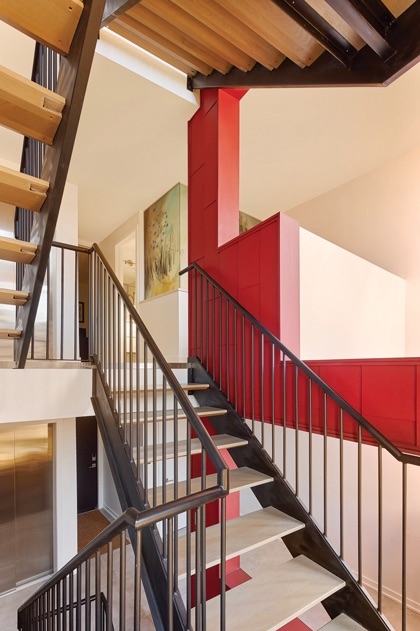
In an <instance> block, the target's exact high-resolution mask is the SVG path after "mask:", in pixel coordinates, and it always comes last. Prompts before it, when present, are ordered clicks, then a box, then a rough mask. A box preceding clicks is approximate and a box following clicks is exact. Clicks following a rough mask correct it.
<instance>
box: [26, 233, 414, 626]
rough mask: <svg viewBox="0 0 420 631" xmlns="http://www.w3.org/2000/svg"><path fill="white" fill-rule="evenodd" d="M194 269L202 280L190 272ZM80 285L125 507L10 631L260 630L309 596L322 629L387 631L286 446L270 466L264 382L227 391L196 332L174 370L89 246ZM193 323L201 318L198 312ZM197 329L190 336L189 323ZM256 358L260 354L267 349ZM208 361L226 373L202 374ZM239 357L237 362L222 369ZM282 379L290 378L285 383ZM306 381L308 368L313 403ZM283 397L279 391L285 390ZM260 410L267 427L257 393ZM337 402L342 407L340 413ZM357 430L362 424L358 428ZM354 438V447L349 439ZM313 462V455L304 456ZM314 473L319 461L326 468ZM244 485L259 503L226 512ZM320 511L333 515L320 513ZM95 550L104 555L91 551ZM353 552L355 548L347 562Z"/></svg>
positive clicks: (296, 612) (280, 622) (281, 621)
mask: <svg viewBox="0 0 420 631" xmlns="http://www.w3.org/2000/svg"><path fill="white" fill-rule="evenodd" d="M196 273H200V274H204V273H203V272H201V271H199V269H198V268H197V269H196ZM203 278H205V276H203ZM199 282H201V281H199ZM90 285H91V294H90V305H89V320H90V332H91V333H90V338H89V341H90V351H89V352H90V356H91V357H92V359H93V362H94V364H95V366H96V370H95V371H94V383H93V397H92V403H93V406H94V409H95V414H96V417H97V420H98V425H99V428H100V431H101V435H102V438H103V442H104V445H105V450H106V453H107V457H108V461H109V464H110V467H111V471H112V474H113V477H114V480H115V484H116V489H117V492H118V496H119V499H120V503H121V506H122V509H123V511H124V513H123V515H122V516H121V517H120V518H119V519H118V520H116V521H115V522H114V523H113V524H111V525H110V527H109V528H107V529H106V530H105V531H104V532H103V533H102V534H101V535H99V537H97V538H96V539H95V540H94V541H93V542H92V543H91V544H89V546H88V547H87V548H86V549H85V550H84V551H82V552H81V553H80V554H79V555H77V556H76V557H75V559H74V560H72V561H71V562H69V563H68V564H67V566H65V567H64V568H62V569H61V570H60V571H59V572H58V573H57V575H56V576H54V577H52V579H50V580H49V581H48V582H47V583H46V585H44V586H43V587H42V588H41V589H40V590H39V591H38V592H37V593H35V594H34V596H33V597H32V598H31V599H30V600H29V601H28V602H27V603H25V605H24V606H22V607H21V608H20V610H19V629H22V631H26V629H43V628H48V627H49V625H52V628H75V629H79V628H80V629H105V628H107V629H129V628H134V629H139V628H141V624H142V621H143V622H144V623H145V624H149V622H147V621H150V616H152V617H153V623H154V626H155V628H156V629H162V630H163V629H165V630H172V629H202V630H204V629H208V630H215V629H226V630H228V631H232V630H236V629H237V630H239V629H241V630H242V629H248V628H249V629H253V630H254V629H255V630H257V631H259V630H261V631H269V630H275V629H280V628H282V627H284V626H286V625H288V623H291V622H292V621H293V620H295V619H297V618H298V617H299V616H301V615H302V614H303V613H305V612H308V611H310V610H311V609H312V608H313V607H314V606H315V605H317V606H321V605H322V606H323V607H324V608H325V611H326V614H325V615H327V614H328V617H330V618H331V621H330V622H329V623H328V624H327V625H326V626H325V627H323V628H325V629H328V630H329V631H334V630H335V631H337V630H343V631H356V630H357V629H368V630H369V631H376V630H377V629H378V630H379V629H381V630H386V629H391V628H392V627H391V626H390V625H389V623H388V622H387V620H386V618H385V616H384V615H383V613H382V609H381V603H379V605H378V604H376V603H375V602H374V601H373V600H372V599H371V598H370V597H369V596H368V595H367V593H366V591H365V590H364V588H363V586H362V579H361V571H360V566H359V567H358V568H357V571H356V572H354V571H353V570H351V569H350V567H349V566H348V565H347V564H346V562H345V556H344V553H343V550H342V549H341V553H340V550H339V551H338V552H336V551H335V550H334V547H335V546H334V542H332V541H330V540H329V537H328V530H327V526H326V524H321V525H320V524H319V523H317V520H316V519H315V518H314V515H315V516H316V514H317V509H318V508H319V507H317V506H316V505H315V500H314V498H313V497H312V499H311V500H310V503H311V509H310V510H308V508H306V507H305V502H304V501H303V500H302V492H301V491H299V487H300V488H301V487H302V486H305V485H306V484H307V483H308V481H305V484H304V481H303V480H302V478H300V479H299V471H298V469H297V468H296V470H295V471H293V474H295V476H293V475H291V474H290V473H289V474H288V476H287V475H286V474H285V472H284V468H286V467H285V465H286V464H287V463H288V460H289V456H288V455H287V445H283V447H282V456H283V457H284V462H283V466H282V468H281V469H280V468H279V466H278V465H277V464H276V457H275V456H274V447H275V445H274V442H272V443H270V440H269V436H272V437H274V435H275V432H276V431H277V429H279V430H280V431H281V432H282V433H283V432H288V431H289V429H288V424H287V421H286V423H284V424H281V425H279V427H278V428H276V424H275V423H271V422H269V423H266V424H265V425H267V426H268V430H269V431H268V432H267V431H266V429H264V427H263V425H264V424H262V426H261V427H260V428H259V429H258V424H260V425H261V423H260V421H259V414H258V412H257V408H258V406H259V405H261V401H260V400H259V396H260V388H261V384H266V383H268V382H271V378H270V379H269V380H268V381H267V380H265V379H261V380H260V381H259V383H257V378H256V375H254V376H253V381H254V388H253V390H252V396H251V401H252V402H253V403H252V406H251V408H248V396H247V394H246V393H245V395H244V396H242V395H243V393H242V386H241V385H240V384H238V383H235V381H232V382H231V383H230V384H229V389H230V392H231V400H228V399H227V397H226V394H225V390H226V388H227V382H226V376H227V375H226V374H225V372H224V368H225V367H226V369H227V374H229V369H230V365H229V364H230V362H231V360H233V357H226V356H223V357H222V361H221V362H220V361H219V358H216V357H215V356H213V357H214V359H215V360H216V361H214V362H213V359H212V357H211V353H210V349H211V348H214V349H216V348H217V345H218V344H217V340H215V341H214V342H213V341H212V339H211V336H209V339H208V342H204V338H205V336H204V337H203V346H202V348H201V349H200V352H199V355H200V359H198V358H197V357H192V358H190V360H189V362H188V364H186V365H185V366H184V368H182V369H180V367H179V366H177V367H176V369H175V370H171V367H170V366H169V365H168V364H167V363H166V361H165V359H164V358H163V356H162V354H161V352H160V350H159V349H158V347H157V346H156V344H155V342H154V341H153V339H152V338H151V337H150V334H149V333H148V331H147V329H146V328H145V326H144V324H143V322H142V321H141V320H140V318H139V316H138V314H137V312H136V311H135V309H134V307H133V306H132V304H131V303H130V302H129V300H128V298H127V296H126V295H125V293H124V290H123V288H122V287H121V285H120V283H119V281H118V280H117V278H116V277H115V274H114V273H113V271H112V269H111V268H110V267H109V265H108V263H107V262H106V260H105V259H104V257H103V255H102V253H101V251H100V249H99V248H98V247H97V246H96V245H95V246H93V249H92V251H91V253H90ZM215 287H217V290H219V288H218V286H217V285H215ZM206 293H207V292H206V291H203V292H197V293H196V295H197V296H198V295H206ZM210 309H211V307H210ZM235 309H239V305H237V304H235ZM196 313H197V314H198V313H200V309H197V310H196ZM242 315H244V316H245V315H247V314H246V312H245V311H243V313H242V312H241V316H242ZM228 316H229V312H228ZM201 317H202V318H206V314H205V310H202V311H201ZM225 317H226V313H225V312H224V313H223V318H224V320H225ZM247 317H248V316H247ZM227 323H228V322H227ZM252 325H253V326H254V327H256V326H257V323H256V322H255V321H252ZM194 326H195V328H196V329H197V330H198V335H197V339H198V340H199V341H201V340H200V338H201V335H200V328H201V323H195V325H194ZM203 330H205V327H203ZM216 330H219V329H218V327H217V326H216ZM231 330H232V328H231ZM127 331H128V332H129V334H128V335H127ZM264 335H265V336H268V335H269V334H268V332H264ZM241 337H242V332H241V331H239V332H238V338H241ZM276 343H278V342H276ZM232 344H234V342H233V340H232ZM199 345H200V344H199ZM263 347H264V345H263ZM282 348H283V347H282ZM260 350H261V349H260ZM266 352H267V354H268V356H269V357H271V356H272V354H271V350H265V351H264V354H265V353H266ZM282 353H286V351H285V350H284V349H283V350H282ZM255 355H256V353H254V359H255ZM259 355H260V353H259ZM238 359H239V361H238ZM288 361H291V360H290V358H289V360H288ZM297 361H298V360H297ZM282 364H283V359H282V358H280V362H279V365H280V366H282ZM266 365H269V366H270V367H271V364H270V363H268V362H266ZM220 366H222V368H223V370H222V372H221V373H220V374H214V373H218V369H219V368H220ZM242 366H243V364H242V358H241V357H239V358H237V366H236V371H235V372H234V375H236V376H237V375H238V374H239V373H240V372H241V370H242ZM239 367H240V368H239ZM260 369H261V367H260V366H259V367H258V366H257V370H258V372H259V371H260ZM289 370H291V371H292V374H293V375H294V374H295V365H294V364H292V363H290V367H289V364H288V365H287V371H289ZM308 370H309V369H308ZM245 372H247V367H246V366H245ZM175 373H176V374H177V377H178V379H177V378H176V377H175ZM249 376H251V375H249ZM215 377H216V378H215ZM275 377H276V376H275ZM219 378H220V384H221V386H222V387H221V386H220V384H219V381H218V379H219ZM288 379H289V372H286V385H287V381H288ZM316 379H317V378H316V375H312V374H311V380H312V381H313V383H312V385H311V386H310V390H312V395H313V397H314V398H315V385H318V384H317V383H315V382H316ZM275 381H276V382H277V377H276V378H275ZM319 381H320V380H319ZM244 383H245V382H244ZM280 383H281V380H280ZM321 383H322V382H321ZM299 384H300V382H299ZM264 387H265V386H264ZM323 387H324V386H323ZM280 391H282V392H283V397H285V396H286V395H285V392H286V393H287V388H286V391H284V390H282V389H281V388H280ZM250 394H251V393H250ZM294 395H296V391H295V392H294ZM232 399H234V401H233V402H232ZM235 400H236V405H235ZM268 400H270V401H271V391H270V396H269V397H268ZM243 401H245V409H244V410H241V403H242V402H243ZM283 403H284V405H283V406H282V410H283V412H284V410H286V411H288V410H289V405H288V402H287V400H286V401H285V402H283ZM264 405H265V418H266V421H269V419H270V417H269V411H268V410H269V409H270V408H269V406H267V400H266V399H265V400H264ZM343 405H346V406H347V407H346V413H350V411H351V408H350V406H348V405H347V404H345V402H343ZM299 406H300V403H299V396H297V397H296V396H294V397H293V407H294V409H295V410H299ZM274 408H276V409H277V406H276V401H274ZM274 408H273V409H274ZM328 409H329V408H328ZM248 411H249V412H250V414H249V416H248V413H247V412H248ZM323 414H324V413H323ZM352 414H353V415H356V416H357V413H355V412H354V411H353V412H352ZM315 417H316V414H315V408H314V409H313V415H312V427H311V431H310V432H309V439H310V441H313V442H314V443H315V440H316V439H315V437H314V435H313V429H314V427H315V425H316V418H315ZM327 421H328V414H327ZM363 423H364V431H366V430H367V429H369V427H368V424H367V421H366V420H363ZM293 425H294V433H295V434H296V440H295V445H294V453H295V456H296V458H297V461H299V449H300V452H301V451H302V449H303V445H300V446H299V444H298V440H297V434H298V432H299V427H298V428H297V429H296V420H295V419H293ZM327 429H328V424H327ZM207 430H209V431H210V433H211V434H212V436H211V437H210V435H209V433H208V431H207ZM372 431H373V430H372ZM341 433H342V441H343V442H344V438H343V436H344V434H343V431H342V432H341ZM326 434H327V432H325V435H326ZM373 434H374V435H375V437H376V438H378V439H379V438H380V437H379V436H378V434H377V433H375V432H374V431H373ZM359 437H360V440H359V441H358V443H357V446H356V449H357V450H358V451H359V453H360V452H361V449H362V440H361V432H360V433H359ZM381 440H382V438H381ZM262 443H264V447H263V445H262ZM383 444H384V446H382V444H381V450H380V453H381V452H382V450H383V449H384V448H387V447H388V445H387V443H386V439H383ZM324 450H325V451H326V450H327V446H326V443H325V444H324ZM394 451H395V448H394ZM398 457H399V458H400V459H401V460H402V461H403V462H404V460H406V462H405V464H404V467H405V468H406V467H407V466H408V464H414V463H415V466H417V464H418V463H417V459H416V457H414V456H408V455H404V454H400V455H398ZM311 459H312V460H313V459H314V453H313V452H312V451H309V460H310V461H311ZM227 462H228V463H229V470H228V467H227V464H226V463H227ZM322 466H323V467H324V470H326V469H328V462H327V461H324V464H323V465H322ZM315 475H316V474H315V469H314V473H313V476H312V478H311V477H310V480H309V486H311V485H312V486H315V482H314V480H313V477H315ZM293 477H294V479H293ZM290 480H291V481H290ZM316 484H318V483H316ZM321 486H322V485H321ZM359 486H360V485H359ZM250 490H251V492H252V494H253V495H254V496H255V498H256V499H257V500H258V501H259V504H260V506H259V507H256V506H254V508H253V509H252V510H251V511H249V512H248V511H246V512H245V514H242V515H240V514H238V512H237V511H236V514H235V505H236V504H235V502H236V495H237V494H238V493H239V494H241V496H242V495H243V494H246V493H249V491H250ZM310 494H311V493H310ZM231 498H232V499H231ZM231 502H233V504H232V505H231ZM324 503H325V500H324ZM232 506H233V514H230V513H232ZM322 510H324V514H325V516H327V515H329V509H328V507H321V513H322ZM341 510H342V508H341ZM318 512H319V511H318ZM116 535H118V537H119V539H120V541H121V542H123V541H124V542H125V539H126V537H127V536H128V537H129V538H130V541H131V543H132V552H131V551H129V550H126V546H125V545H122V544H121V545H120V547H119V548H116V547H115V543H113V542H114V541H115V536H116ZM359 536H360V533H359ZM280 540H282V541H283V543H284V544H285V547H286V548H287V550H288V551H289V559H288V560H287V561H285V562H282V563H280V562H278V560H277V559H276V558H275V557H273V558H272V563H271V564H270V568H269V569H268V570H266V571H264V572H263V573H261V572H260V573H258V572H257V573H256V574H255V575H253V571H252V570H250V571H249V580H246V581H245V582H241V580H239V581H237V582H238V583H240V584H237V585H236V586H233V583H232V588H231V589H228V588H227V585H228V584H229V583H230V576H229V569H230V565H229V564H230V563H232V561H233V560H238V558H240V559H242V562H243V563H244V564H245V566H246V559H247V556H249V555H252V554H254V555H258V554H260V552H261V553H263V552H264V547H266V546H269V545H273V542H276V541H280ZM341 544H342V542H341ZM104 546H105V554H100V550H101V548H102V550H104ZM140 550H141V554H140ZM267 550H268V548H267ZM381 554H382V553H381ZM129 558H130V559H131V561H129ZM363 560H364V557H363V554H362V550H361V549H359V563H361V562H362V561H363ZM381 562H382V561H381ZM236 565H237V562H236ZM141 585H143V587H144V591H145V595H146V600H147V603H145V601H142V596H141V589H140V586H141ZM405 596H406V593H405ZM142 603H143V604H142ZM133 621H134V622H133ZM404 624H405V623H404V620H403V624H402V625H401V628H402V629H403V628H404ZM54 625H55V627H54ZM66 625H67V626H66Z"/></svg>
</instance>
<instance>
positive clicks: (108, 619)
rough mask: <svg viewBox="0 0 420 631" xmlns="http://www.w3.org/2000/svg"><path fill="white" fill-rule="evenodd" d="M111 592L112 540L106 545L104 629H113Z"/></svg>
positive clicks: (107, 630) (110, 630)
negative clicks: (105, 611)
mask: <svg viewBox="0 0 420 631" xmlns="http://www.w3.org/2000/svg"><path fill="white" fill-rule="evenodd" d="M112 592H113V556H112V540H111V541H109V542H108V546H107V573H106V599H107V615H106V631H114V625H113V624H112V618H113V612H112Z"/></svg>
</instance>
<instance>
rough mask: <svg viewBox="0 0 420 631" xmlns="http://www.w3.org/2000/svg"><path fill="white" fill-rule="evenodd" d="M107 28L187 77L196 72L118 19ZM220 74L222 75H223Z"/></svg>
mask: <svg viewBox="0 0 420 631" xmlns="http://www.w3.org/2000/svg"><path fill="white" fill-rule="evenodd" d="M108 28H109V29H110V30H111V31H114V33H117V35H121V37H124V38H125V39H128V41H130V42H132V43H133V44H136V46H140V48H143V49H144V50H146V51H147V52H148V53H151V54H152V55H155V57H159V59H162V60H163V61H166V63H167V64H170V65H171V66H174V68H177V69H178V70H180V71H181V72H184V73H185V74H186V75H189V77H193V76H194V75H195V74H196V72H197V71H196V69H195V68H193V66H190V65H188V64H186V63H184V62H182V61H181V60H180V59H178V58H177V57H176V56H175V55H172V54H170V53H169V52H165V51H164V50H162V49H161V48H160V47H159V46H158V45H157V44H154V43H152V42H151V41H149V40H148V39H147V38H146V37H143V36H142V35H141V34H140V33H138V32H137V33H135V32H133V30H132V29H130V28H128V27H127V26H125V24H123V23H122V22H120V21H119V19H116V20H114V21H113V22H111V24H110V25H109V26H108ZM202 76H205V75H202ZM221 76H222V77H223V76H224V75H221Z"/></svg>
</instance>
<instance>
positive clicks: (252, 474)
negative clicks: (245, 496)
mask: <svg viewBox="0 0 420 631" xmlns="http://www.w3.org/2000/svg"><path fill="white" fill-rule="evenodd" d="M272 481H273V478H272V477H271V476H269V475H265V473H261V472H260V471H255V469H250V468H249V467H240V468H239V469H231V470H230V471H229V492H230V493H234V492H235V491H241V490H242V489H250V488H252V487H253V486H259V485H260V484H266V483H267V482H272ZM216 485H217V474H216V473H212V474H210V475H207V476H206V488H208V489H209V488H211V487H213V486H216ZM174 491H175V485H174V484H167V485H166V498H165V501H166V502H169V501H170V500H173V499H174ZM197 491H201V477H200V478H193V479H192V480H191V493H196V492H197ZM162 492H163V488H162V487H161V486H160V487H158V488H157V489H156V506H157V505H159V504H161V503H162ZM186 494H187V483H186V481H182V482H179V483H178V497H185V495H186ZM148 497H149V502H150V503H151V504H152V500H153V492H152V490H151V489H149V494H148Z"/></svg>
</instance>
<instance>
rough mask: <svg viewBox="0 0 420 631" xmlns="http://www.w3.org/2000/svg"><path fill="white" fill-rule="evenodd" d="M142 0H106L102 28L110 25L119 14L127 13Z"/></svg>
mask: <svg viewBox="0 0 420 631" xmlns="http://www.w3.org/2000/svg"><path fill="white" fill-rule="evenodd" d="M139 2H140V0H106V2H105V9H104V12H103V15H102V22H101V28H103V27H104V26H108V24H110V23H111V22H113V21H114V20H115V19H116V18H117V17H118V16H119V15H122V14H123V13H127V11H129V10H130V9H132V8H133V7H134V6H135V5H136V4H138V3H139Z"/></svg>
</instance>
